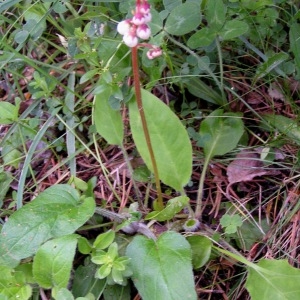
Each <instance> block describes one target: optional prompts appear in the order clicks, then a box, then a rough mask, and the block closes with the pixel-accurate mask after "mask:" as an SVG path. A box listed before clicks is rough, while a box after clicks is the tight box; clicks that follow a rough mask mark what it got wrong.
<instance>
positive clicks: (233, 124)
mask: <svg viewBox="0 0 300 300" xmlns="http://www.w3.org/2000/svg"><path fill="white" fill-rule="evenodd" d="M199 133H200V140H199V145H200V146H201V147H203V150H204V154H205V156H206V158H207V159H211V158H212V157H213V156H215V155H224V154H226V153H228V152H229V151H231V150H233V149H234V148H235V147H236V146H237V144H238V142H239V140H240V138H241V137H242V135H243V133H244V124H243V121H242V120H241V114H239V113H224V112H223V109H217V110H215V111H213V112H212V113H211V114H210V115H209V116H207V118H206V119H205V120H204V121H203V122H202V123H201V125H200V131H199Z"/></svg>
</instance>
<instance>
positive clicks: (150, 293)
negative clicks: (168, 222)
mask: <svg viewBox="0 0 300 300" xmlns="http://www.w3.org/2000/svg"><path fill="white" fill-rule="evenodd" d="M126 255H127V256H128V257H130V258H131V260H130V266H131V268H132V271H133V276H132V279H133V282H134V284H135V286H136V288H137V289H138V291H139V294H140V295H141V297H142V299H143V300H153V299H155V300H165V299H168V300H182V299H185V300H194V299H197V295H196V292H195V288H194V278H193V272H192V256H191V248H190V245H189V243H188V242H187V241H186V239H185V238H184V237H183V236H182V235H181V234H179V233H176V232H171V231H170V232H165V233H163V234H162V235H161V236H160V237H159V238H158V239H157V241H154V240H152V239H148V238H146V237H144V236H136V237H135V238H134V239H133V241H132V242H131V243H130V244H129V245H128V247H127V251H126Z"/></svg>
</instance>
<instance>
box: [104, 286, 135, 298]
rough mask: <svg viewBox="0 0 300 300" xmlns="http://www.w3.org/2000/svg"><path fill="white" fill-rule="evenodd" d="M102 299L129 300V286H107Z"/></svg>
mask: <svg viewBox="0 0 300 300" xmlns="http://www.w3.org/2000/svg"><path fill="white" fill-rule="evenodd" d="M103 295H104V299H105V300H116V299H122V300H130V299H132V298H131V297H130V285H129V284H128V285H126V286H122V285H118V284H114V285H107V286H106V288H105V290H104V292H103Z"/></svg>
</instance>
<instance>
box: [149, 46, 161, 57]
mask: <svg viewBox="0 0 300 300" xmlns="http://www.w3.org/2000/svg"><path fill="white" fill-rule="evenodd" d="M161 55H162V50H161V49H160V48H152V49H150V50H149V51H148V52H147V57H148V58H149V59H154V58H156V57H158V56H161Z"/></svg>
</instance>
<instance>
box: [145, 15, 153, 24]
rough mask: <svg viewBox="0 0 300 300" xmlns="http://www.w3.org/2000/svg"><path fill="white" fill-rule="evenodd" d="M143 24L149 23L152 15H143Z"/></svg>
mask: <svg viewBox="0 0 300 300" xmlns="http://www.w3.org/2000/svg"><path fill="white" fill-rule="evenodd" d="M144 20H145V23H149V22H151V20H152V15H151V14H150V13H147V14H144Z"/></svg>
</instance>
